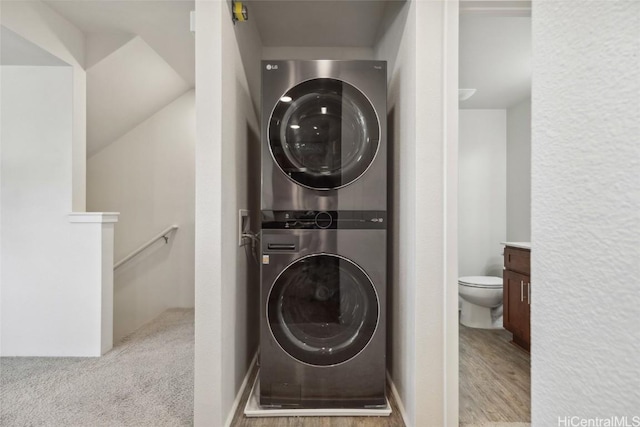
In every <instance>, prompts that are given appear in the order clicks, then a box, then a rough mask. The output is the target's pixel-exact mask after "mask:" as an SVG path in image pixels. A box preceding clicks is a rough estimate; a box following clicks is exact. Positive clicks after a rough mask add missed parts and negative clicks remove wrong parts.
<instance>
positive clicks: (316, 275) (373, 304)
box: [267, 254, 379, 366]
mask: <svg viewBox="0 0 640 427" xmlns="http://www.w3.org/2000/svg"><path fill="white" fill-rule="evenodd" d="M378 307H379V306H378V297H377V294H376V291H375V288H374V286H373V283H372V282H371V280H370V279H369V277H368V276H367V275H366V274H365V273H364V271H363V270H362V269H361V268H360V267H359V266H357V265H356V264H355V263H353V262H351V261H349V260H348V259H346V258H343V257H340V256H337V255H330V254H318V255H309V256H306V257H303V258H300V259H299V260H297V261H295V262H294V263H293V264H291V265H289V266H288V267H287V268H286V269H285V270H284V271H283V272H282V273H281V274H280V276H278V278H277V279H276V281H275V283H274V284H273V286H272V287H271V291H270V293H269V298H268V302H267V317H268V322H269V327H270V328H271V332H272V334H273V337H274V338H275V340H276V341H277V342H278V344H279V345H280V347H281V348H282V349H283V350H284V351H285V352H286V353H288V354H289V355H290V356H291V357H293V358H295V359H297V360H299V361H300V362H303V363H307V364H309V365H314V366H329V365H336V364H339V363H343V362H346V361H348V360H349V359H351V358H353V357H355V356H356V355H357V354H359V353H360V352H361V351H362V350H363V349H364V348H365V347H366V346H367V344H368V343H369V341H370V340H371V337H372V336H373V334H374V332H375V329H376V327H377V324H378V316H379V308H378Z"/></svg>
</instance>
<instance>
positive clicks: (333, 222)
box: [262, 211, 387, 230]
mask: <svg viewBox="0 0 640 427" xmlns="http://www.w3.org/2000/svg"><path fill="white" fill-rule="evenodd" d="M262 228H263V229H267V230H274V229H285V230H286V229H293V230H295V229H317V230H326V229H329V230H331V229H343V230H344V229H347V230H349V229H351V230H360V229H374V230H380V229H383V230H384V229H386V228H387V213H386V212H384V211H262Z"/></svg>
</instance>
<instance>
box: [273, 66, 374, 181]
mask: <svg viewBox="0 0 640 427" xmlns="http://www.w3.org/2000/svg"><path fill="white" fill-rule="evenodd" d="M268 136H269V148H270V150H271V154H272V156H273V159H274V161H275V162H276V164H277V165H278V167H279V168H280V169H281V170H282V172H284V174H285V175H286V176H287V177H289V179H291V180H293V181H294V182H296V183H298V184H300V185H302V186H305V187H308V188H313V189H317V190H331V189H336V188H340V187H344V186H345V185H348V184H350V183H352V182H353V181H355V180H357V179H358V178H359V177H360V176H362V174H364V173H365V172H366V171H367V169H368V168H369V166H370V165H371V163H372V162H373V160H374V159H375V157H376V154H377V152H378V146H379V143H380V124H379V122H378V117H377V115H376V112H375V110H374V108H373V106H372V105H371V102H370V101H369V99H367V97H366V96H365V95H364V94H363V93H362V92H360V91H359V90H358V89H357V88H355V87H354V86H352V85H350V84H349V83H346V82H343V81H341V80H336V79H329V78H321V79H313V80H307V81H305V82H303V83H300V84H299V85H297V86H294V87H293V88H292V89H290V90H289V91H288V92H287V93H285V94H284V95H283V96H282V97H281V98H280V100H279V101H278V103H277V104H276V106H275V108H274V109H273V112H272V113H271V119H270V121H269V129H268Z"/></svg>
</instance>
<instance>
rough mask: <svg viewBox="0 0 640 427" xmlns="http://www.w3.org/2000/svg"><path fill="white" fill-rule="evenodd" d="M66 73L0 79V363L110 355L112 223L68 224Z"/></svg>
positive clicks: (52, 70) (12, 69) (37, 71)
mask: <svg viewBox="0 0 640 427" xmlns="http://www.w3.org/2000/svg"><path fill="white" fill-rule="evenodd" d="M72 74H73V71H72V68H71V67H69V66H57V67H47V66H40V67H32V66H8V67H7V66H3V67H2V71H1V75H2V77H1V78H2V81H1V85H2V98H1V101H0V102H1V113H2V117H1V121H2V135H1V140H2V165H1V168H0V170H1V180H0V181H1V183H2V191H1V216H0V217H1V229H2V243H1V246H2V247H1V252H0V253H1V254H2V259H1V265H2V273H1V278H0V279H1V280H0V283H1V286H0V293H1V297H2V298H1V299H0V300H1V303H0V313H1V314H0V316H1V322H0V323H1V335H0V344H1V348H0V354H1V355H2V356H99V355H100V354H101V353H103V352H104V351H106V350H108V349H109V348H110V347H111V323H110V322H111V315H112V313H111V306H110V303H111V299H110V298H104V293H107V294H108V293H109V290H111V289H112V288H111V286H112V283H113V282H112V276H111V269H110V268H109V269H108V270H107V271H105V262H106V263H109V262H113V261H112V260H113V247H112V242H113V235H112V233H113V224H107V225H103V224H101V223H100V222H97V223H89V224H86V223H85V224H72V223H69V218H68V214H69V212H70V209H71V195H72V192H71V188H72V162H73V161H72V150H73V142H72V129H73V95H72V93H73V85H74V83H73V78H72ZM105 332H106V334H105Z"/></svg>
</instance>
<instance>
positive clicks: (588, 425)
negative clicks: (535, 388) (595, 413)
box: [558, 415, 640, 427]
mask: <svg viewBox="0 0 640 427" xmlns="http://www.w3.org/2000/svg"><path fill="white" fill-rule="evenodd" d="M558 427H640V415H635V416H633V417H627V416H621V417H616V416H613V417H608V418H600V417H595V418H584V417H578V416H566V417H558Z"/></svg>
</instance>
